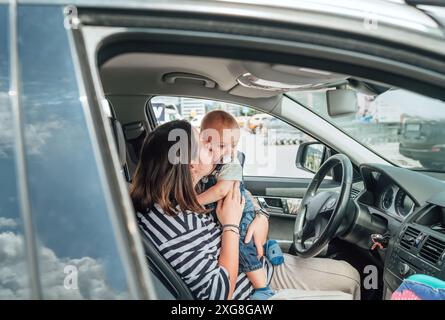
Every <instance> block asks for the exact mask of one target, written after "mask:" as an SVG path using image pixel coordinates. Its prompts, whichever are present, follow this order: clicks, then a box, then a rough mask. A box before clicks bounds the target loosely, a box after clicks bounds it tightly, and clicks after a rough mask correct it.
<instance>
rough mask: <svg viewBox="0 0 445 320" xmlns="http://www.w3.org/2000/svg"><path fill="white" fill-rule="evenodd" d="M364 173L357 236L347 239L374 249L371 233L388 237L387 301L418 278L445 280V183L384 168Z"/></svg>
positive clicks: (385, 254) (385, 252)
mask: <svg viewBox="0 0 445 320" xmlns="http://www.w3.org/2000/svg"><path fill="white" fill-rule="evenodd" d="M360 173H361V176H362V178H363V185H364V189H363V190H362V191H361V192H360V194H359V196H358V197H357V198H356V199H355V204H356V208H357V211H356V218H355V222H354V226H353V228H352V230H355V234H353V235H348V236H347V237H346V239H347V240H348V237H349V241H351V240H352V241H354V243H356V244H357V243H360V244H361V245H360V246H361V247H362V248H367V249H369V248H370V242H369V238H370V235H371V234H376V233H378V234H382V235H383V234H385V235H386V237H387V238H388V243H387V246H386V247H385V248H383V249H382V250H379V251H378V252H379V255H380V256H381V258H382V260H384V275H383V281H384V287H385V297H386V298H388V297H390V294H391V292H393V291H394V290H396V289H397V288H398V286H399V285H400V284H401V283H402V281H403V279H405V278H406V277H409V276H410V275H412V274H426V275H431V276H433V277H436V278H439V279H443V280H445V183H444V182H442V181H440V180H438V179H435V178H432V177H429V176H427V175H425V174H422V173H420V172H416V171H413V170H407V169H403V168H398V167H392V166H385V165H380V164H364V165H361V166H360ZM363 230H365V231H363ZM353 232H354V231H353ZM360 232H361V235H360ZM366 241H368V242H366ZM366 246H367V247H366Z"/></svg>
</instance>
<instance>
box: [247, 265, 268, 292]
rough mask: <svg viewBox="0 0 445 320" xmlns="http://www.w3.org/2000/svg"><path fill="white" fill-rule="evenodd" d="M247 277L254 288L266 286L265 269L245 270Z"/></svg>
mask: <svg viewBox="0 0 445 320" xmlns="http://www.w3.org/2000/svg"><path fill="white" fill-rule="evenodd" d="M246 276H247V278H248V279H249V280H250V283H252V286H253V288H254V289H260V288H264V287H266V286H267V277H266V270H265V269H264V268H261V269H257V270H254V271H249V272H246Z"/></svg>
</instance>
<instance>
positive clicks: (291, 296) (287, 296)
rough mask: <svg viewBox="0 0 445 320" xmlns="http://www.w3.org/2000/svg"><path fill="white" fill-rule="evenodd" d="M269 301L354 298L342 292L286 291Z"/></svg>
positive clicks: (280, 292)
mask: <svg viewBox="0 0 445 320" xmlns="http://www.w3.org/2000/svg"><path fill="white" fill-rule="evenodd" d="M269 300H353V297H352V295H351V294H349V293H344V292H341V291H310V290H296V289H285V290H280V291H278V292H277V293H276V294H275V295H274V296H273V297H272V298H270V299H269Z"/></svg>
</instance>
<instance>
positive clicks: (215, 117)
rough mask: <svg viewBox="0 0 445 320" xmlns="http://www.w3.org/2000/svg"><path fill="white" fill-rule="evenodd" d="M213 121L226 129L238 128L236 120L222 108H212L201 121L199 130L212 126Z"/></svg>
mask: <svg viewBox="0 0 445 320" xmlns="http://www.w3.org/2000/svg"><path fill="white" fill-rule="evenodd" d="M215 123H217V124H219V125H222V126H224V127H225V128H227V129H238V128H239V126H238V122H236V119H235V118H234V117H233V116H232V115H231V114H230V113H228V112H226V111H223V110H213V111H210V112H209V113H207V114H206V115H205V116H204V118H203V119H202V122H201V130H206V129H209V128H213V127H214V125H215Z"/></svg>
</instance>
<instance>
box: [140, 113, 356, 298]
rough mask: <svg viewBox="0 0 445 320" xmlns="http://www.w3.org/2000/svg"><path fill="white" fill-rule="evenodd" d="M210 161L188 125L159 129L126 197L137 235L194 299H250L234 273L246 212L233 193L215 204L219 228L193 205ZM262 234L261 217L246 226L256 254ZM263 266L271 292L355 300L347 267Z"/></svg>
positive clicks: (324, 263) (310, 262)
mask: <svg viewBox="0 0 445 320" xmlns="http://www.w3.org/2000/svg"><path fill="white" fill-rule="evenodd" d="M177 138H179V140H177ZM211 157H212V154H211V151H210V148H208V146H206V145H203V144H201V143H200V141H199V138H198V133H197V131H196V130H195V129H192V127H191V125H190V124H189V123H188V122H186V121H172V122H169V123H166V124H163V125H162V126H160V127H158V128H157V129H156V130H154V131H153V132H151V133H150V135H149V136H148V137H147V139H146V141H145V142H144V146H143V147H142V151H141V158H140V161H139V164H138V167H137V169H136V173H135V176H134V179H133V187H132V190H131V197H132V200H133V204H134V207H135V209H136V211H137V218H138V222H139V224H140V226H141V228H142V230H143V231H144V232H145V233H146V235H147V236H148V237H149V238H150V239H151V240H152V241H153V243H154V244H155V246H156V247H157V249H158V250H159V252H160V253H161V254H162V255H163V256H164V257H165V259H166V260H167V261H168V262H169V263H170V264H171V265H172V267H173V268H174V269H175V270H176V271H177V272H178V274H179V275H180V276H181V277H182V279H183V280H184V281H185V283H186V284H187V286H188V287H189V288H190V290H191V292H192V293H193V295H194V296H195V298H196V299H248V298H249V296H250V295H251V294H252V290H253V288H252V286H251V285H250V282H249V281H248V279H247V277H246V275H245V274H243V273H240V274H238V256H239V252H238V249H239V246H238V241H239V233H238V228H237V226H238V225H239V222H240V218H241V214H242V210H243V206H244V199H242V198H241V196H240V193H239V186H237V185H234V187H233V189H232V191H231V192H230V193H229V195H228V196H227V197H226V198H225V199H224V201H220V202H219V203H218V205H217V210H216V212H217V218H218V220H219V222H218V221H215V220H214V218H213V217H212V215H211V214H208V213H207V212H206V210H205V209H204V208H203V207H201V206H200V205H199V203H198V201H197V198H196V192H195V186H196V185H197V183H198V182H199V181H200V180H201V179H202V178H203V177H204V176H206V175H208V174H209V173H210V171H211V170H212V168H213V165H212V161H211ZM267 229H268V221H267V219H266V218H265V217H264V216H262V215H259V216H258V217H257V218H255V220H254V222H253V223H252V224H251V226H250V229H249V231H248V234H249V235H250V236H251V235H253V238H254V241H255V243H256V244H257V248H260V247H261V245H262V244H263V243H264V242H265V239H266V237H267ZM246 241H249V239H246ZM258 251H259V254H260V255H262V252H261V251H260V250H258ZM263 261H264V267H265V269H266V273H267V275H268V282H270V285H271V287H272V288H274V289H276V290H279V289H302V290H338V291H342V292H345V293H348V294H351V295H352V296H353V297H354V298H359V297H360V282H359V275H358V272H357V271H356V270H355V269H354V268H352V267H351V266H350V265H349V264H347V263H346V262H342V261H334V260H331V259H318V258H313V259H306V260H303V259H300V258H298V257H294V256H291V255H285V262H284V263H283V264H282V265H280V266H278V267H275V268H273V267H272V265H271V264H270V263H269V262H268V261H267V259H265V258H264V259H263Z"/></svg>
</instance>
